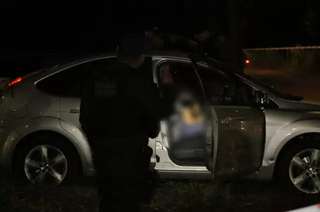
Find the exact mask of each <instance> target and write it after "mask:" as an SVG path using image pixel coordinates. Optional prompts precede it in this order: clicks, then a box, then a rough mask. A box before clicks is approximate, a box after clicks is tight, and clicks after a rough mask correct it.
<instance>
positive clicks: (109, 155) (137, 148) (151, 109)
mask: <svg viewBox="0 0 320 212" xmlns="http://www.w3.org/2000/svg"><path fill="white" fill-rule="evenodd" d="M146 44H147V41H146V37H145V35H143V34H138V33H132V34H127V35H125V36H124V37H123V38H122V40H121V43H120V45H119V48H118V55H117V60H116V61H114V62H111V64H109V65H107V67H106V68H105V69H103V70H100V71H96V72H94V73H92V76H91V77H90V78H89V79H87V80H86V81H85V85H84V91H83V95H82V99H81V115H80V122H81V125H82V128H83V130H84V132H85V134H86V135H87V138H88V141H89V143H90V145H91V146H92V149H93V160H94V165H95V169H96V171H97V174H98V182H99V189H100V194H101V201H100V211H132V212H134V211H139V206H140V202H141V196H143V190H142V188H143V185H141V179H142V175H143V174H144V172H145V162H144V160H143V151H144V149H145V147H146V146H147V145H148V139H149V137H151V138H154V137H156V136H157V135H158V133H159V118H160V117H159V114H158V113H159V112H160V108H159V107H160V106H161V102H160V95H159V91H158V89H157V87H156V85H155V84H154V83H153V82H152V81H151V80H149V79H148V78H146V77H145V76H144V75H143V74H142V72H141V71H140V70H139V68H140V66H141V65H142V64H143V62H144V59H145V55H144V54H145V51H146V48H147V46H146Z"/></svg>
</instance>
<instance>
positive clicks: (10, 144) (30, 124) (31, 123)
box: [1, 117, 91, 170]
mask: <svg viewBox="0 0 320 212" xmlns="http://www.w3.org/2000/svg"><path fill="white" fill-rule="evenodd" d="M38 131H52V132H56V133H58V134H60V135H62V136H64V137H65V138H66V139H68V140H69V141H70V142H71V143H72V144H73V145H74V147H75V148H76V150H77V151H78V153H79V156H80V160H81V162H82V165H83V166H84V167H85V166H86V165H87V163H88V160H87V158H86V155H85V154H84V149H83V147H82V145H81V144H80V143H79V141H78V140H76V138H75V137H74V136H72V135H71V134H70V133H68V132H67V131H65V130H63V129H62V128H61V126H60V120H59V119H58V118H55V117H37V118H34V119H29V120H26V121H25V122H23V123H20V124H19V125H17V126H16V127H15V128H14V130H12V131H11V133H10V134H9V136H8V137H7V139H6V141H5V144H4V145H3V150H2V155H1V158H2V161H1V163H2V164H4V165H5V166H6V168H8V169H9V170H11V169H12V167H11V166H12V163H11V162H12V157H13V152H14V150H15V147H16V146H17V144H18V143H19V142H20V141H21V140H22V139H23V138H24V137H26V136H27V135H29V134H31V133H35V132H38ZM90 153H91V152H90Z"/></svg>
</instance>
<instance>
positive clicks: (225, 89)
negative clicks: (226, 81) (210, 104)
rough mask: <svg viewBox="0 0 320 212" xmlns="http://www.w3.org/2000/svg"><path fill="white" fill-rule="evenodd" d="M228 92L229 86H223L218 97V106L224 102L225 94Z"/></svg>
mask: <svg viewBox="0 0 320 212" xmlns="http://www.w3.org/2000/svg"><path fill="white" fill-rule="evenodd" d="M229 90H230V86H229V85H225V86H224V89H223V91H222V94H221V96H220V99H219V104H222V103H223V102H224V100H225V99H226V97H227V93H228V92H229Z"/></svg>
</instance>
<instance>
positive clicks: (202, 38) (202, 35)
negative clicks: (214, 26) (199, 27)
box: [194, 30, 210, 43]
mask: <svg viewBox="0 0 320 212" xmlns="http://www.w3.org/2000/svg"><path fill="white" fill-rule="evenodd" d="M209 35H210V34H209V32H208V31H207V30H205V31H203V32H202V33H199V34H197V35H195V36H194V38H195V39H196V41H198V42H200V43H201V42H203V41H205V40H206V39H207V38H208V37H209Z"/></svg>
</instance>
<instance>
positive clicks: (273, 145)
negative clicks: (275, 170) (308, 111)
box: [264, 120, 320, 163]
mask: <svg viewBox="0 0 320 212" xmlns="http://www.w3.org/2000/svg"><path fill="white" fill-rule="evenodd" d="M306 133H320V120H300V121H297V122H294V123H291V124H289V125H287V126H285V127H283V128H281V129H279V130H278V131H277V133H276V134H275V135H274V136H273V137H272V138H271V140H270V142H269V143H268V146H267V147H266V150H265V157H264V159H265V161H264V162H265V163H273V162H274V161H276V159H277V157H278V155H279V153H280V151H281V149H282V148H283V147H284V145H285V144H286V143H287V142H289V141H290V140H291V139H293V138H295V137H297V136H299V135H303V134H306Z"/></svg>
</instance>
